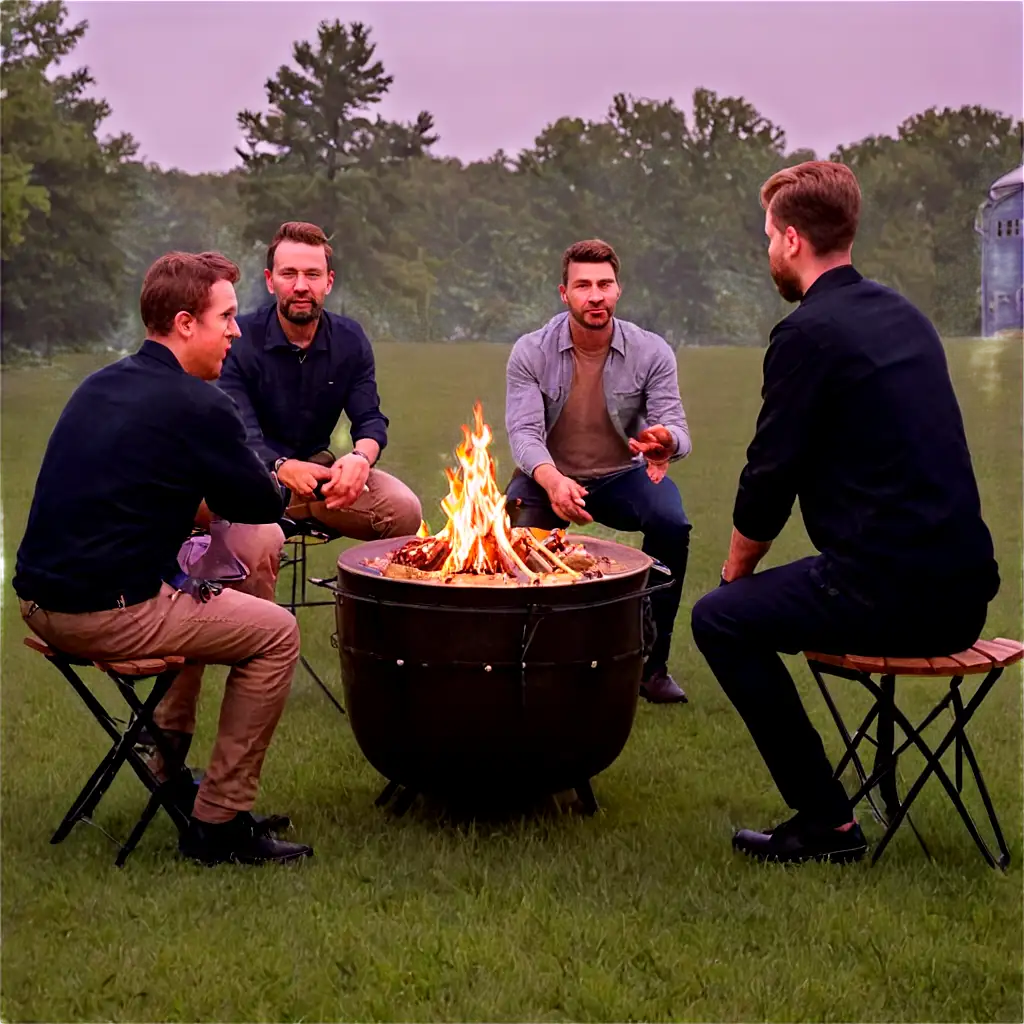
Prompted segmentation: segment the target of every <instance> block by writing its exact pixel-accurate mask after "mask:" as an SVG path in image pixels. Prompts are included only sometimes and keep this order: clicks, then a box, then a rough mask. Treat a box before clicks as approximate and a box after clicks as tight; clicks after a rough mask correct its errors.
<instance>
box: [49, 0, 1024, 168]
mask: <svg viewBox="0 0 1024 1024" xmlns="http://www.w3.org/2000/svg"><path fill="white" fill-rule="evenodd" d="M68 8H69V12H70V16H71V19H72V20H74V21H78V20H80V19H82V18H86V19H88V21H89V30H88V32H87V33H86V36H85V38H84V39H83V41H82V43H81V44H80V45H79V46H78V48H77V49H76V50H75V53H74V63H75V65H76V66H78V65H82V64H86V65H88V66H89V67H90V68H91V69H92V72H93V74H94V76H95V78H96V80H97V86H96V92H97V94H98V95H100V96H103V97H105V98H106V99H107V100H108V102H109V103H110V104H111V106H112V107H113V114H112V116H111V117H110V118H109V120H108V121H107V122H106V124H105V125H104V130H105V131H111V132H114V131H130V132H131V133H132V134H133V135H134V136H135V137H136V139H138V141H139V142H140V143H141V149H140V155H141V156H142V157H144V158H145V159H147V160H152V161H155V162H156V163H158V164H160V165H162V166H164V167H179V168H182V169H183V170H186V171H190V172H196V171H211V170H227V169H229V168H230V167H232V166H234V165H235V164H236V163H237V162H238V161H237V157H236V155H235V153H234V146H235V145H237V144H238V143H239V142H240V138H239V135H238V131H237V128H236V125H235V116H236V114H237V113H238V111H239V110H241V109H243V108H245V107H250V108H256V109H260V110H263V109H265V93H264V88H263V86H264V82H265V80H266V79H267V78H268V77H270V76H271V75H273V74H274V72H275V71H276V69H277V67H278V66H279V65H280V64H282V63H287V62H288V61H289V60H290V56H291V46H292V43H293V42H294V41H295V40H298V39H313V38H315V35H316V26H317V24H318V22H320V21H321V20H325V19H334V18H338V19H340V20H342V21H345V22H352V21H363V22H365V23H366V24H367V25H369V26H370V27H371V28H372V34H371V38H372V39H373V40H375V41H376V42H377V57H378V58H379V59H380V60H382V61H383V63H384V66H385V69H386V70H387V71H388V72H389V73H390V74H392V75H393V76H394V79H395V81H394V84H393V86H392V88H391V92H390V93H389V94H388V96H387V98H386V99H385V100H384V102H383V103H382V104H381V105H380V107H379V108H378V110H379V112H380V113H381V114H383V115H384V116H385V117H390V118H395V119H401V120H409V119H412V118H413V117H415V115H416V114H417V113H418V111H419V110H421V109H427V110H429V111H431V113H433V115H434V118H435V123H436V125H437V129H438V131H439V133H440V135H441V140H440V142H439V143H438V144H437V145H436V146H435V147H434V150H433V151H434V152H435V153H437V154H439V155H440V154H445V155H452V156H457V157H459V158H460V159H462V160H464V161H468V160H473V159H480V158H483V157H486V156H489V155H490V154H491V153H493V152H494V151H495V150H497V149H498V148H499V147H502V148H504V149H505V150H506V151H508V152H510V153H513V154H514V153H517V152H518V151H519V150H520V149H522V148H524V147H526V146H529V145H531V143H532V142H533V140H534V138H535V137H536V135H537V134H538V133H539V132H540V131H541V130H542V129H543V127H544V126H545V125H547V124H549V123H550V122H551V121H553V120H555V119H557V118H558V117H560V116H562V115H572V116H581V117H585V118H601V117H603V115H604V113H605V111H606V110H607V108H608V106H609V104H610V102H611V98H612V96H613V95H614V94H615V93H617V92H626V93H632V94H633V95H635V96H638V97H639V96H643V97H647V98H651V99H666V98H668V97H673V98H674V99H675V100H676V102H677V103H678V104H679V105H680V106H681V107H683V109H684V110H688V109H689V103H690V98H691V96H692V94H693V90H694V89H695V88H696V87H698V86H704V87H706V88H709V89H713V90H715V91H716V92H718V93H719V94H720V95H736V94H739V95H742V96H743V97H745V98H746V99H747V100H749V101H750V102H752V103H753V104H754V105H755V106H756V107H757V108H758V109H759V110H760V111H761V113H762V114H764V115H765V116H767V117H770V118H771V119H772V120H773V121H775V122H776V123H777V124H779V125H781V126H782V127H783V128H785V129H786V132H787V138H788V144H789V148H790V149H791V150H792V149H796V148H798V147H809V148H812V149H814V150H815V151H816V152H817V153H818V155H819V156H827V155H828V154H829V152H830V151H831V150H832V148H833V147H834V146H835V145H836V144H837V143H840V142H852V141H856V140H858V139H860V138H863V137H864V136H865V135H871V134H880V133H892V132H894V131H895V130H896V127H897V125H898V124H899V123H900V122H901V121H902V120H903V119H904V118H906V117H908V116H909V115H911V114H915V113H918V112H920V111H922V110H924V109H926V108H927V107H930V106H939V107H943V106H954V107H957V106H962V105H964V104H979V105H982V106H986V107H992V108H995V109H997V110H1000V111H1002V112H1004V113H1007V114H1012V115H1014V116H1015V117H1021V116H1022V113H1024V111H1022V103H1024V78H1022V74H1024V71H1022V68H1024V57H1022V38H1024V6H1022V4H1021V3H1020V2H1019V0H1009V2H966V3H961V2H948V3H947V2H906V3H861V2H848V3H842V2H808V3H792V2H786V3H774V2H767V0H766V2H735V3H729V2H719V3H646V2H607V3H601V2H594V0H584V2H570V3H536V2H523V3H507V2H493V3H491V2H476V3H470V2H459V3H456V2H451V3H437V2H423V3H418V2H411V3H410V2H378V3H372V2H370V3H367V2H361V3H347V2H335V3H313V2H308V3H307V2H302V0H292V2H279V0H274V2H266V3H262V2H254V0H239V2H170V0H152V2H151V0H137V2H128V3H111V2H98V0H71V2H69V3H68Z"/></svg>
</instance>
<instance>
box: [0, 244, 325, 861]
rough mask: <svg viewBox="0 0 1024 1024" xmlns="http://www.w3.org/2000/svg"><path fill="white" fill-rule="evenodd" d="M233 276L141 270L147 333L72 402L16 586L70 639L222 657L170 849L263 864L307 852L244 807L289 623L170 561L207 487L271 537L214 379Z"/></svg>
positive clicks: (108, 656) (291, 650)
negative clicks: (209, 738)
mask: <svg viewBox="0 0 1024 1024" xmlns="http://www.w3.org/2000/svg"><path fill="white" fill-rule="evenodd" d="M237 280H238V268H237V267H236V266H235V265H234V264H233V263H231V262H230V261H229V260H227V259H225V258H224V257H223V256H221V255H219V254H218V253H202V254H199V255H194V254H190V253H170V254H168V255H166V256H163V257H161V258H160V259H159V260H157V261H156V263H154V264H153V266H152V267H151V268H150V269H149V271H148V272H147V274H146V278H145V281H144V283H143V287H142V295H141V312H142V320H143V323H144V324H145V325H146V330H147V335H148V337H147V339H146V340H145V341H144V342H143V344H142V347H141V348H140V349H139V351H138V352H137V353H135V354H134V355H132V356H128V357H127V358H125V359H121V360H119V361H118V362H116V363H113V364H112V365H110V366H107V367H104V368H103V369H101V370H99V371H97V372H96V373H93V374H92V375H90V376H89V377H87V378H86V379H85V380H84V381H83V382H82V383H81V384H80V385H79V386H78V388H77V389H76V390H75V392H74V394H73V395H72V396H71V398H70V400H69V401H68V404H67V406H66V407H65V408H64V411H63V412H62V414H61V416H60V418H59V420H58V422H57V425H56V427H55V428H54V430H53V433H52V435H51V437H50V441H49V443H48V445H47V449H46V454H45V455H44V457H43V463H42V466H41V468H40V471H39V477H38V480H37V482H36V489H35V494H34V496H33V499H32V506H31V510H30V512H29V518H28V527H27V529H26V531H25V536H24V539H23V540H22V543H21V546H20V548H19V550H18V555H17V567H16V572H15V576H14V579H13V586H14V589H15V591H16V592H17V594H18V596H19V598H20V599H21V613H22V616H23V617H24V619H25V621H26V622H27V623H28V625H29V626H30V627H31V629H32V630H33V631H35V632H36V633H37V634H38V635H39V636H40V637H42V638H43V640H45V641H46V642H47V643H50V644H52V645H53V646H54V647H56V648H58V649H60V650H63V651H66V652H67V653H69V654H72V655H76V656H80V657H88V658H90V659H99V660H119V659H129V658H136V657H164V656H166V655H172V654H173V655H184V656H185V657H186V658H187V659H188V660H189V662H199V663H206V662H209V663H213V664H222V665H230V666H231V671H230V672H229V674H228V679H227V686H226V689H225V694H224V703H223V707H222V710H221V717H220V728H219V731H218V735H217V741H216V744H215V746H214V750H213V756H212V759H211V762H210V766H209V769H208V770H207V773H206V776H205V778H204V779H203V781H202V783H201V785H200V787H199V790H198V792H197V793H195V792H194V790H193V794H192V795H193V796H194V805H193V808H192V819H191V823H190V828H189V831H188V833H187V834H186V835H185V836H183V837H182V840H181V844H180V848H181V850H182V852H183V853H184V854H186V855H187V856H189V857H192V858H194V859H197V860H201V861H204V862H216V861H224V860H235V861H239V860H240V861H246V862H252V863H255V862H261V861H267V860H277V861H284V860H292V859H295V858H296V857H302V856H306V855H308V854H310V853H312V850H311V849H310V848H309V847H308V846H302V845H300V844H297V843H286V842H282V841H279V840H277V839H276V838H273V837H272V836H271V835H269V834H268V833H267V832H266V831H261V830H260V828H259V824H258V822H257V820H256V819H255V818H254V817H253V815H252V814H251V813H250V811H251V808H252V806H253V803H254V801H255V798H256V791H257V788H258V780H259V775H260V770H261V768H262V765H263V759H264V756H265V754H266V750H267V747H268V745H269V743H270V739H271V737H272V736H273V733H274V729H275V727H276V725H277V721H278V718H279V717H280V715H281V711H282V709H283V708H284V704H285V701H286V700H287V697H288V691H289V689H290V687H291V682H292V675H293V673H294V670H295V665H296V662H297V661H298V653H299V641H298V626H297V624H296V621H295V619H294V617H293V616H292V615H291V614H289V612H288V611H287V610H286V609H284V608H281V607H278V606H277V605H276V604H274V603H273V602H272V601H267V600H261V599H260V598H258V597H256V596H253V595H252V594H248V593H241V592H239V591H237V590H231V589H226V590H223V591H222V592H221V593H219V594H216V595H214V596H209V599H208V600H203V598H205V597H207V596H208V595H207V594H205V593H202V592H200V591H197V590H196V589H195V588H189V587H186V581H185V580H184V579H183V578H182V577H183V573H182V572H181V571H180V569H179V565H178V561H177V559H178V553H179V550H180V549H181V547H182V545H183V543H184V542H185V540H186V538H188V537H189V535H190V533H191V530H192V526H193V523H194V521H195V520H196V517H197V514H198V513H199V510H200V507H201V504H202V503H204V502H205V505H206V506H207V507H208V509H209V511H210V512H212V513H213V514H215V515H218V516H221V517H223V518H224V519H228V520H232V521H234V522H237V523H242V524H269V525H268V526H266V527H261V526H246V527H245V529H248V530H257V531H258V530H266V531H271V532H273V533H275V534H276V536H277V538H278V543H280V537H281V530H280V528H279V527H278V526H277V525H276V521H277V520H278V519H279V518H280V516H281V514H282V511H283V507H284V501H283V495H282V490H281V488H280V486H279V484H278V483H277V481H276V479H275V478H274V476H273V474H272V473H271V472H270V471H268V470H267V468H266V466H264V465H263V464H262V463H261V462H260V460H259V458H257V456H256V455H255V454H254V453H253V452H252V450H251V449H250V448H249V447H248V446H247V444H246V440H245V429H244V427H243V425H242V422H241V420H240V419H239V417H238V412H237V410H236V409H235V407H234V405H233V404H232V403H231V401H230V400H229V399H228V398H227V397H226V396H225V395H224V394H222V393H221V392H220V391H219V390H217V388H215V387H212V386H211V385H210V384H209V383H207V382H208V381H212V380H213V379H215V378H216V376H217V374H218V373H219V372H220V369H221V365H222V362H223V360H224V357H225V355H226V354H227V352H228V350H229V348H230V346H231V342H232V339H233V338H235V337H237V336H238V327H237V325H236V322H235V314H236V313H237V310H238V307H237V303H236V299H235V290H234V287H233V286H234V282H235V281H237ZM182 588H184V589H182ZM189 667H190V668H191V667H192V666H191V665H190V666H189ZM175 685H177V683H176V684H175ZM197 697H198V693H194V694H192V695H191V710H190V712H189V714H190V716H191V720H190V722H189V724H188V725H187V726H185V731H184V734H183V736H182V737H181V739H182V742H181V743H180V744H178V746H179V748H180V750H181V754H182V759H184V752H185V751H186V750H187V746H188V741H190V740H191V732H192V730H193V729H194V715H195V699H196V698H197ZM164 703H166V699H165V701H164V702H161V708H162V707H163V705H164ZM157 710H158V712H159V711H160V708H158V709H157ZM160 724H161V725H163V724H165V723H162V722H161V723H160ZM190 788H191V787H190Z"/></svg>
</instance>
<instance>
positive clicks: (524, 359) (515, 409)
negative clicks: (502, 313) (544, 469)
mask: <svg viewBox="0 0 1024 1024" xmlns="http://www.w3.org/2000/svg"><path fill="white" fill-rule="evenodd" d="M505 430H506V432H507V433H508V443H509V446H510V447H511V449H512V459H513V461H514V462H515V464H516V465H517V466H518V467H519V468H520V469H521V470H522V471H523V472H524V473H525V474H526V475H527V476H531V477H532V476H533V471H534V470H535V469H536V468H537V467H538V466H540V465H543V464H544V463H545V462H550V463H552V464H553V463H554V461H555V460H554V459H553V458H552V457H551V453H550V452H549V451H548V446H547V436H546V431H545V427H544V395H543V393H542V392H541V389H540V380H539V378H538V376H537V371H536V370H535V369H534V368H533V367H532V366H531V365H530V359H529V350H528V349H527V347H526V346H525V345H524V344H523V342H522V340H520V341H517V342H516V344H515V345H513V346H512V353H511V354H510V355H509V358H508V365H507V367H506V370H505Z"/></svg>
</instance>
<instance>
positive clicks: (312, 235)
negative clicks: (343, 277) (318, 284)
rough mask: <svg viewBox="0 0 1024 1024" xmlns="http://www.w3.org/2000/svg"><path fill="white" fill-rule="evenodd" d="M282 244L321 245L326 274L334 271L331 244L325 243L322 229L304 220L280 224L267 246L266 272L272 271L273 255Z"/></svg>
mask: <svg viewBox="0 0 1024 1024" xmlns="http://www.w3.org/2000/svg"><path fill="white" fill-rule="evenodd" d="M282 242H299V243H301V244H302V245H322V246H323V247H324V256H326V257H327V270H328V272H330V271H332V270H334V266H333V265H332V263H331V254H332V253H333V252H334V250H333V249H332V248H331V243H330V242H328V241H327V235H325V234H324V230H323V228H319V227H317V226H316V225H315V224H310V223H309V222H308V221H304V220H290V221H287V222H285V223H284V224H282V225H281V226H280V227H279V228H278V229H277V234H276V235H274V238H273V241H272V242H271V243H270V245H268V246H267V270H273V269H274V253H276V252H277V247H278V246H279V245H280V244H281V243H282Z"/></svg>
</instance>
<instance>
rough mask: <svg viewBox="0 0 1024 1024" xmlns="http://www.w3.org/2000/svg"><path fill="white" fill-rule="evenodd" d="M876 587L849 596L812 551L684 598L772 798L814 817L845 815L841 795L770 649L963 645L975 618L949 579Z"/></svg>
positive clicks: (939, 649) (908, 651) (891, 650)
mask: <svg viewBox="0 0 1024 1024" xmlns="http://www.w3.org/2000/svg"><path fill="white" fill-rule="evenodd" d="M879 591H880V593H881V594H882V595H883V596H882V597H872V598H869V597H864V596H854V595H853V594H852V593H851V592H850V591H849V590H848V589H846V590H844V588H843V585H842V583H841V582H840V581H838V580H835V579H829V578H827V569H826V568H825V565H824V560H823V559H822V558H821V557H820V556H819V557H816V558H804V559H801V560H800V561H798V562H792V563H791V564H789V565H783V566H779V567H778V568H777V569H768V570H767V571H765V572H759V573H755V574H754V575H753V576H748V577H745V578H743V579H738V580H734V581H733V582H732V583H729V584H727V585H725V586H720V587H719V588H718V589H717V590H713V591H711V593H710V594H707V595H705V596H704V597H702V598H701V599H700V600H699V601H698V602H697V603H696V604H695V605H694V607H693V613H692V624H693V638H694V640H695V642H696V644H697V647H698V649H699V650H700V652H701V653H702V654H703V655H704V657H705V658H706V659H707V662H708V664H709V665H710V666H711V671H712V672H713V673H714V674H715V678H716V679H717V680H718V682H719V683H720V684H721V687H722V689H723V690H725V692H726V695H727V696H728V697H729V699H730V700H731V701H732V703H733V705H734V706H735V708H736V710H737V711H738V712H739V713H740V715H741V716H742V718H743V721H744V722H745V723H746V726H747V729H749V730H750V734H751V736H752V737H753V739H754V743H755V744H757V749H758V750H759V751H760V753H761V756H762V757H763V758H764V760H765V763H766V764H767V766H768V770H769V771H770V772H771V775H772V778H773V779H774V780H775V784H776V786H778V788H779V792H780V793H781V794H782V798H783V799H784V800H785V801H786V803H787V804H789V806H790V807H792V808H793V809H794V810H796V811H799V812H801V813H802V814H805V815H807V816H808V817H811V818H815V819H817V820H819V821H821V822H822V823H824V824H843V823H845V822H847V821H850V819H851V818H852V810H851V807H850V802H849V799H848V798H847V795H846V792H845V791H844V789H843V786H842V784H841V783H840V782H838V781H833V779H832V766H831V764H830V763H829V760H828V757H827V756H826V755H825V748H824V747H823V745H822V742H821V737H820V736H819V735H818V733H817V732H816V731H815V729H814V726H812V725H811V722H810V719H809V718H808V717H807V712H806V711H805V710H804V707H803V704H802V703H801V702H800V697H799V695H798V694H797V690H796V686H795V685H794V683H793V679H792V677H791V676H790V674H789V673H788V672H787V671H786V667H785V665H784V664H783V662H782V659H781V658H780V657H779V655H778V653H777V652H779V651H782V652H785V653H787V654H798V653H801V652H803V651H817V652H819V653H823V654H866V655H875V656H883V657H884V656H889V657H893V658H897V657H921V658H927V657H935V656H939V655H944V654H950V653H954V652H956V651H961V650H965V649H966V648H968V647H970V645H971V644H972V643H974V641H975V640H977V639H978V637H979V636H980V635H981V630H982V627H983V626H984V625H985V615H986V611H987V602H984V601H976V600H973V599H969V598H964V597H963V596H962V595H958V594H957V592H956V591H955V589H943V588H933V589H932V590H931V591H930V592H921V593H917V594H909V593H906V592H903V593H897V592H896V591H895V590H894V589H893V590H890V591H889V592H888V593H886V591H885V589H884V588H882V587H880V588H879Z"/></svg>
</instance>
